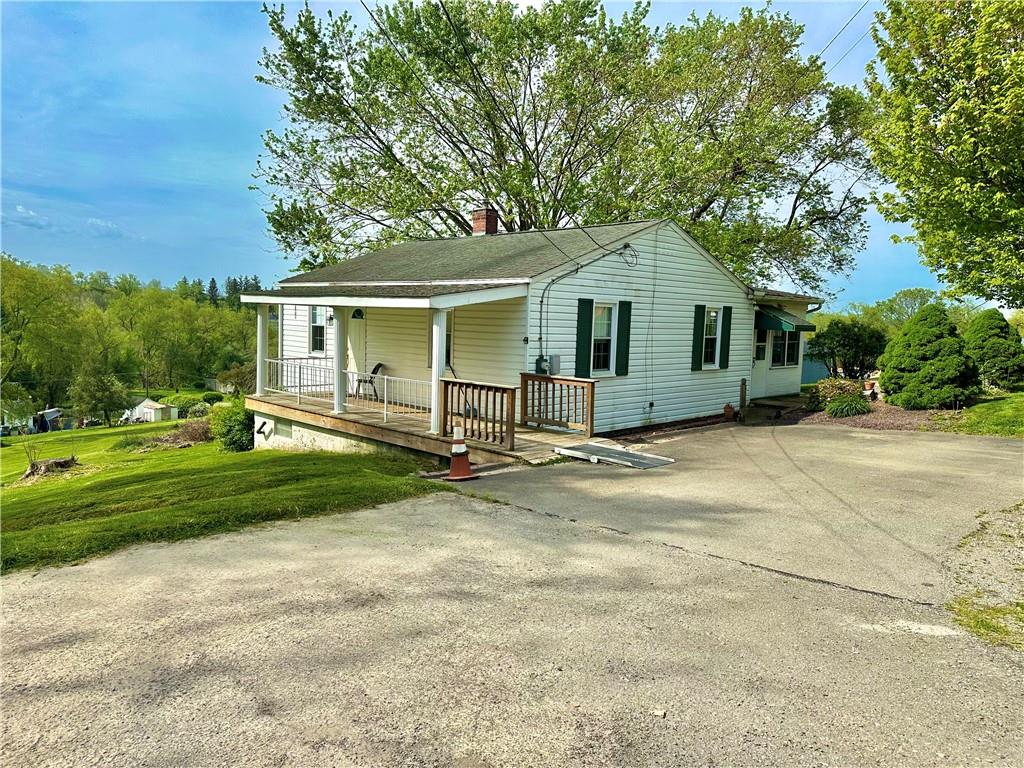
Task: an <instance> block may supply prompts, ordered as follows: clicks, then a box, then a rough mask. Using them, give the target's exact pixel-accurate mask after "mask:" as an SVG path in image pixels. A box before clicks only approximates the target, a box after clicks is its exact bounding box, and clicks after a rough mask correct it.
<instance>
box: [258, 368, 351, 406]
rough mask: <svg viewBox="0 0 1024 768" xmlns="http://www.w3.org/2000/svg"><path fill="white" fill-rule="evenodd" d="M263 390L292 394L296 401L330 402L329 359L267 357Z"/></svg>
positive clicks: (331, 392)
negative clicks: (264, 387) (265, 379)
mask: <svg viewBox="0 0 1024 768" xmlns="http://www.w3.org/2000/svg"><path fill="white" fill-rule="evenodd" d="M266 390H267V391H268V392H277V393H280V394H287V395H295V402H296V403H301V402H302V401H303V400H307V401H314V402H316V403H318V404H325V405H333V403H334V370H333V367H332V362H331V361H330V360H329V359H328V360H326V361H325V360H324V358H285V359H268V360H267V382H266Z"/></svg>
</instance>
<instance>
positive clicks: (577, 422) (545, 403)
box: [519, 373, 597, 437]
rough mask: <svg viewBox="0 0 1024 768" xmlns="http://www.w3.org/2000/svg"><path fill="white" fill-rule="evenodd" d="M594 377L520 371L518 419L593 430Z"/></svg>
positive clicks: (586, 431) (540, 423)
mask: <svg viewBox="0 0 1024 768" xmlns="http://www.w3.org/2000/svg"><path fill="white" fill-rule="evenodd" d="M596 383H597V379H577V378H576V377H574V376H542V375H540V374H535V373H523V374H520V394H519V423H520V424H521V425H522V426H524V427H525V426H528V425H530V424H538V425H545V424H546V425H550V426H555V427H565V428H566V429H579V430H581V431H583V432H584V433H586V435H587V437H590V436H592V435H593V434H594V385H595V384H596Z"/></svg>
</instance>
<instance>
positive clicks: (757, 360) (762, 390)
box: [748, 329, 769, 400]
mask: <svg viewBox="0 0 1024 768" xmlns="http://www.w3.org/2000/svg"><path fill="white" fill-rule="evenodd" d="M768 353H769V350H768V331H766V330H759V329H755V330H754V364H753V366H751V369H750V394H749V395H748V397H749V398H750V399H751V400H753V399H754V398H756V397H764V396H765V395H766V394H768V364H769V361H768Z"/></svg>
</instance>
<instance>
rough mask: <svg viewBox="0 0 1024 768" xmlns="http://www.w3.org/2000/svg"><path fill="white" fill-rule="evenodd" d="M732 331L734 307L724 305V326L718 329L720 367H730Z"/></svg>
mask: <svg viewBox="0 0 1024 768" xmlns="http://www.w3.org/2000/svg"><path fill="white" fill-rule="evenodd" d="M731 333H732V307H722V327H721V329H719V331H718V338H719V347H718V367H719V368H723V369H724V368H728V367H729V336H730V335H731Z"/></svg>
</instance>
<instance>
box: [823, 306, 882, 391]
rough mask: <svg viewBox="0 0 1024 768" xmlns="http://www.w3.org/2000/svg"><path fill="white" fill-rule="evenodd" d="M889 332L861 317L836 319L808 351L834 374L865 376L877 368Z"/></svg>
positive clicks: (858, 377) (852, 377)
mask: <svg viewBox="0 0 1024 768" xmlns="http://www.w3.org/2000/svg"><path fill="white" fill-rule="evenodd" d="M885 344H886V336H885V333H884V332H883V331H882V330H880V329H879V328H876V327H874V326H872V325H869V324H868V323H865V322H862V321H860V320H858V319H857V318H849V319H845V318H835V319H834V320H832V321H831V322H830V323H829V324H828V327H827V328H825V329H824V330H823V331H819V332H818V333H816V334H814V336H813V337H812V338H811V340H810V341H809V342H808V343H807V354H808V355H810V356H811V357H812V358H814V359H815V360H820V361H821V362H823V363H824V364H825V365H826V366H827V367H828V370H829V374H830V375H831V376H836V377H838V376H840V375H841V376H844V377H845V378H848V379H862V378H864V377H865V376H867V375H868V374H869V373H871V371H873V370H875V365H876V361H877V360H878V356H879V355H881V354H882V353H883V352H884V351H885Z"/></svg>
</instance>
